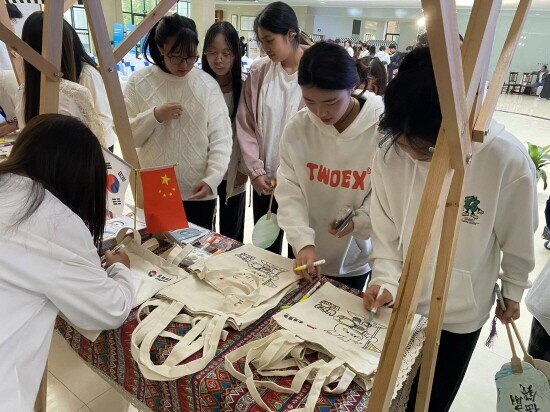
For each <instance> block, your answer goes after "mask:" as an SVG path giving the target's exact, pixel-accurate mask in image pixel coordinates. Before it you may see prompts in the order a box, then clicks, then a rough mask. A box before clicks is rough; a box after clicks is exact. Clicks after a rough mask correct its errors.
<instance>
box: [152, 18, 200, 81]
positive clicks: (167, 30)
mask: <svg viewBox="0 0 550 412" xmlns="http://www.w3.org/2000/svg"><path fill="white" fill-rule="evenodd" d="M169 38H174V39H175V41H174V45H173V46H172V48H171V49H170V51H169V53H174V52H179V53H182V54H183V55H184V56H186V57H192V56H196V55H197V49H198V47H199V36H198V34H197V26H196V24H195V22H194V21H193V20H191V19H189V18H187V17H184V16H180V15H179V14H177V13H174V14H172V15H170V16H164V17H163V18H162V19H160V20H159V22H158V23H157V24H155V25H154V26H153V28H152V29H151V30H150V31H149V33H148V34H147V38H146V39H145V45H144V46H143V54H144V55H145V59H146V60H147V61H148V62H150V63H154V64H156V65H157V66H158V67H160V68H161V69H162V70H163V71H164V72H166V73H170V71H169V70H168V69H167V68H166V65H165V64H164V58H163V56H162V54H161V53H160V50H159V49H160V48H161V47H163V46H164V45H165V44H166V42H167V41H168V39H169ZM149 58H151V59H152V60H149Z"/></svg>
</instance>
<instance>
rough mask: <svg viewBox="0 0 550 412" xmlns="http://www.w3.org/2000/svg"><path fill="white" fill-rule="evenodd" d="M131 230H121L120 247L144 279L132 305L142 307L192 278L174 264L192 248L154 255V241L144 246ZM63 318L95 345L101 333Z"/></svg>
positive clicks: (155, 247)
mask: <svg viewBox="0 0 550 412" xmlns="http://www.w3.org/2000/svg"><path fill="white" fill-rule="evenodd" d="M130 230H132V229H130V228H127V227H126V228H122V229H121V230H120V232H119V233H118V234H117V237H116V239H117V244H123V245H124V247H125V249H124V250H125V252H126V253H127V254H128V257H129V258H130V269H131V270H132V272H133V273H134V274H136V275H138V276H139V277H140V278H141V280H142V283H141V286H140V288H139V290H138V293H137V295H136V299H135V300H134V303H133V305H132V307H133V308H135V307H137V306H139V305H141V304H142V303H143V302H145V301H147V300H148V299H150V298H152V297H153V296H155V294H156V293H157V292H159V291H160V290H162V289H163V288H165V287H167V286H170V285H173V284H174V283H176V282H179V281H180V280H182V279H185V278H186V277H188V276H190V275H189V274H188V273H187V272H186V271H185V270H183V269H181V268H180V267H178V265H177V264H174V263H173V262H175V261H178V262H179V261H181V259H183V257H185V256H187V254H189V252H190V251H191V250H192V249H193V248H192V247H191V246H189V247H184V248H183V247H181V246H178V245H176V246H174V247H172V248H171V249H169V250H168V251H167V252H166V253H164V254H163V256H158V255H156V254H155V253H153V251H154V250H156V249H157V248H158V246H159V243H158V241H157V240H156V239H155V238H151V239H149V240H147V241H146V242H145V243H143V244H141V235H140V233H139V232H138V231H134V232H133V237H132V236H127V237H125V236H126V234H127V233H128V231H130ZM60 316H61V317H62V318H63V319H65V321H67V323H69V325H71V326H72V327H73V328H74V329H75V330H76V331H78V333H80V334H81V335H82V336H84V337H85V338H87V339H88V340H90V341H92V342H94V341H95V340H96V339H97V338H98V337H99V335H100V334H101V332H102V331H91V330H84V329H81V328H79V327H76V326H74V325H73V324H72V323H71V322H69V320H68V319H67V318H66V317H65V316H64V315H63V314H62V313H60Z"/></svg>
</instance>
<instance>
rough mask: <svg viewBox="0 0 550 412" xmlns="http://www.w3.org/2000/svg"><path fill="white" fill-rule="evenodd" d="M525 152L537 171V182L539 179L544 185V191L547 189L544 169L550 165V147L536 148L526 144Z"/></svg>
mask: <svg viewBox="0 0 550 412" xmlns="http://www.w3.org/2000/svg"><path fill="white" fill-rule="evenodd" d="M527 151H528V152H529V156H531V160H532V161H533V163H534V164H535V168H536V169H537V182H538V180H539V179H542V182H543V184H544V187H543V189H544V190H546V188H547V187H548V176H547V174H546V170H544V168H545V167H546V166H548V165H549V164H550V145H548V146H537V145H536V144H531V143H529V142H527Z"/></svg>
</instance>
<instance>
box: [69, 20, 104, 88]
mask: <svg viewBox="0 0 550 412" xmlns="http://www.w3.org/2000/svg"><path fill="white" fill-rule="evenodd" d="M63 24H64V25H65V24H66V25H67V27H68V28H69V31H70V32H71V34H72V36H73V50H74V63H75V68H76V78H77V79H78V80H80V74H81V73H82V68H83V67H84V65H85V64H89V65H90V66H92V67H93V68H94V69H96V70H97V63H96V62H94V60H93V59H92V58H91V57H90V55H89V54H88V53H87V52H86V50H85V49H84V45H83V44H82V41H81V40H80V37H78V33H77V32H76V30H75V29H74V28H73V26H71V25H70V24H69V23H67V22H64V23H63Z"/></svg>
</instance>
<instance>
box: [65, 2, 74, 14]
mask: <svg viewBox="0 0 550 412" xmlns="http://www.w3.org/2000/svg"><path fill="white" fill-rule="evenodd" d="M75 3H76V0H65V2H64V3H63V13H64V12H66V11H67V10H69V9H70V8H71V7H73V5H74V4H75Z"/></svg>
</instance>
